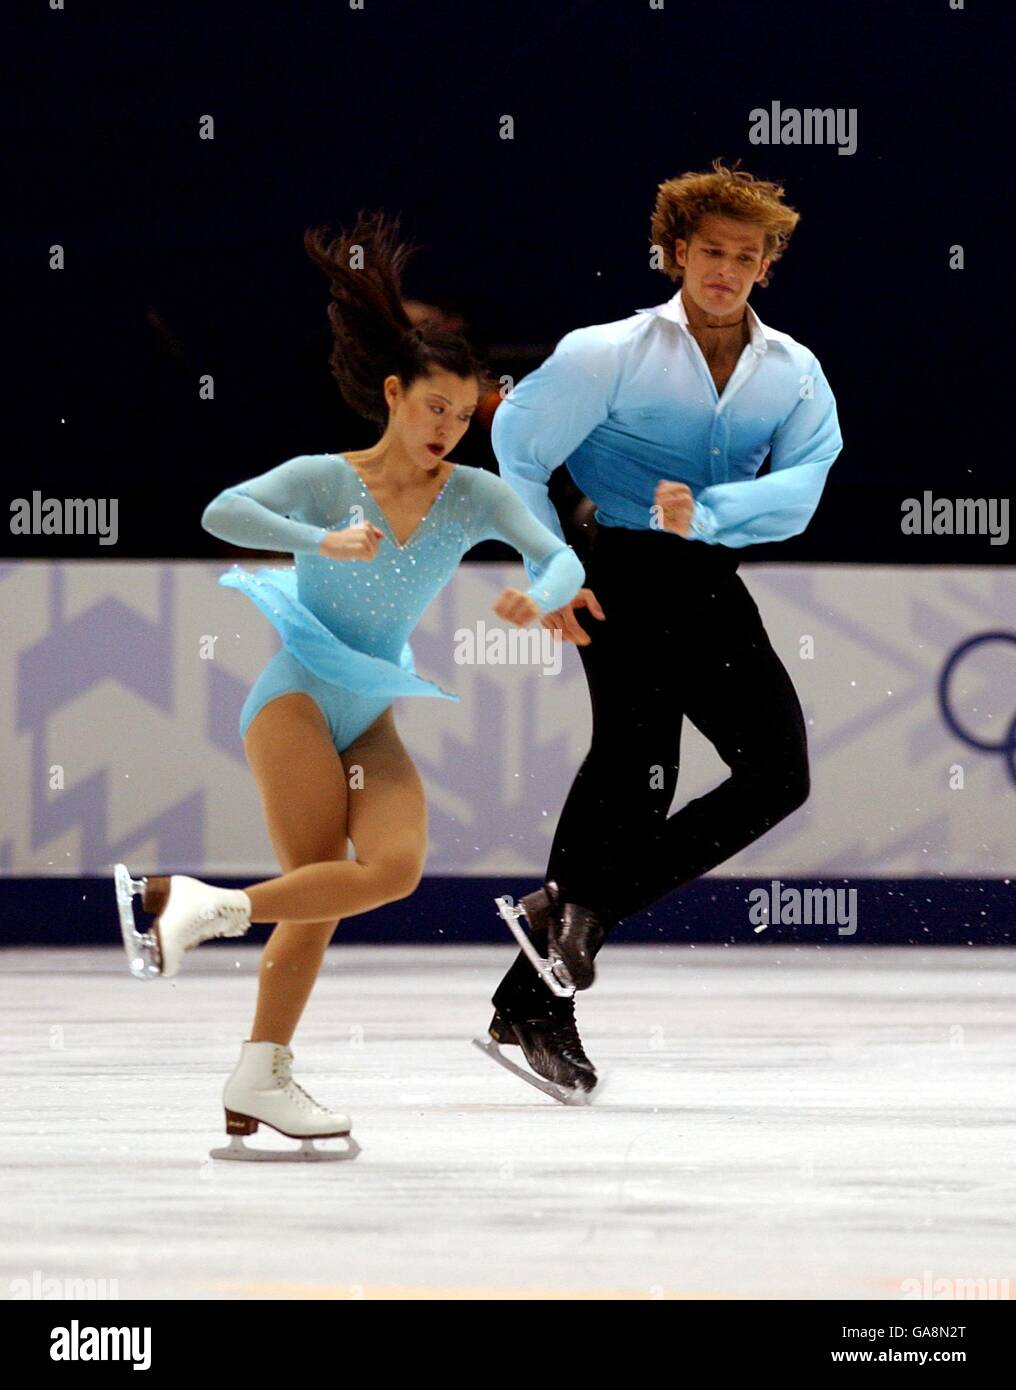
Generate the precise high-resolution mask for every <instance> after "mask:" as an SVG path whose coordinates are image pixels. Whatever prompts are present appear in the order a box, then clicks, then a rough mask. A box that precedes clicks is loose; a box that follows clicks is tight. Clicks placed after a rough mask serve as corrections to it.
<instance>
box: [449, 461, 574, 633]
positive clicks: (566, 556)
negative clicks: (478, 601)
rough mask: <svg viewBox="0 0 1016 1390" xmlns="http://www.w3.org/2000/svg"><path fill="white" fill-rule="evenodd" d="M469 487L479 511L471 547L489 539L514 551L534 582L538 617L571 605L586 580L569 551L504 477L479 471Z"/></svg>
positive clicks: (532, 589)
mask: <svg viewBox="0 0 1016 1390" xmlns="http://www.w3.org/2000/svg"><path fill="white" fill-rule="evenodd" d="M473 484H474V490H475V495H476V498H477V511H478V525H477V529H476V531H475V533H474V535H473V536H472V537H471V539H472V541H473V544H474V545H475V544H476V543H477V542H479V541H481V540H487V539H493V540H501V541H505V542H506V544H508V545H510V546H513V547H514V548H515V549H516V550H517V551H518V552H519V554H520V555H521V556H522V558H523V560H524V561H525V563H526V570H527V572H528V574H529V576H530V579H531V580H532V583H531V585H530V587H529V589H527V590H526V594H527V597H529V598H531V599H533V601H534V602H535V603H536V604H537V606H538V607H539V609H540V611H541V612H543V613H552V612H553V611H554V610H555V609H556V608H562V607H563V606H564V605H565V604H566V603H570V602H571V600H572V599H573V598H574V597H575V595H576V594H577V593H578V591H579V590H580V589H581V588H582V582H583V580H584V579H585V577H586V572H585V570H584V569H583V567H582V562H581V560H580V559H579V557H578V556H577V555H576V554H575V552H574V550H572V548H571V546H570V545H565V543H564V541H563V540H562V538H561V537H560V536H559V535H556V534H555V533H554V532H553V531H551V530H550V529H549V528H548V527H546V526H544V525H543V523H542V522H541V521H538V520H537V519H536V517H535V516H533V514H532V512H530V511H529V510H528V508H527V507H526V505H525V503H524V502H523V501H522V500H521V498H519V497H517V496H516V494H515V493H514V492H513V490H512V489H511V488H510V487H509V486H508V484H507V483H506V482H505V481H504V479H503V478H498V477H495V476H494V474H493V473H487V472H484V471H483V470H481V469H477V470H476V477H475V478H474V479H473ZM548 505H549V503H548ZM551 511H553V508H551Z"/></svg>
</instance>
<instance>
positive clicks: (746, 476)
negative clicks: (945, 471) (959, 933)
mask: <svg viewBox="0 0 1016 1390" xmlns="http://www.w3.org/2000/svg"><path fill="white" fill-rule="evenodd" d="M746 312H747V317H748V323H749V327H750V331H751V341H750V343H749V344H748V345H747V346H746V347H745V349H744V351H743V352H742V354H741V357H740V359H739V360H738V363H737V366H736V368H735V370H734V372H733V375H732V376H731V378H730V380H729V381H728V382H727V384H726V386H725V388H724V390H723V393H722V395H721V394H719V393H718V392H717V390H716V384H715V382H714V381H713V378H712V376H711V375H710V373H709V368H708V367H707V365H706V360H705V357H704V356H703V354H702V350H701V348H700V347H699V345H698V343H697V342H696V341H695V339H694V338H693V337H692V335H691V333H690V332H689V328H688V316H687V313H686V311H685V307H684V301H683V299H682V297H681V292H680V290H679V291H678V293H677V294H675V295H674V297H673V299H670V300H668V301H667V303H666V304H660V305H657V306H656V307H655V308H652V309H639V310H637V311H636V313H634V314H633V315H632V316H631V317H630V318H626V319H618V320H617V321H616V322H614V323H603V324H593V325H591V326H590V327H588V328H576V329H575V330H573V331H572V332H571V333H566V334H565V336H564V337H563V338H562V339H561V341H560V342H559V343H558V345H557V347H556V348H555V350H554V352H553V353H552V354H551V355H550V357H548V358H547V360H546V361H545V362H544V363H543V364H542V366H540V367H538V368H537V369H536V371H535V372H532V373H530V375H529V376H527V377H525V378H524V379H523V380H522V381H521V382H520V383H519V384H518V385H517V386H516V387H515V389H514V390H513V391H512V392H511V393H510V394H509V395H508V396H507V397H506V398H505V399H504V401H503V402H502V403H501V405H500V406H499V407H498V409H497V411H496V412H495V414H494V424H493V428H492V433H491V439H492V443H493V447H494V453H495V454H496V456H497V460H498V464H499V467H500V470H501V476H502V477H503V478H504V479H505V480H506V481H507V482H509V483H510V484H511V486H512V487H513V488H515V490H516V492H518V494H519V496H520V497H521V498H522V499H523V501H524V502H525V503H526V505H527V506H528V507H529V509H530V511H531V512H532V513H533V515H534V516H535V517H537V519H538V520H540V521H542V522H543V524H544V525H545V526H546V527H547V528H548V529H549V530H551V531H553V533H554V534H555V535H557V536H560V537H561V539H562V541H563V539H564V535H563V532H562V530H561V523H560V521H559V519H558V516H557V513H556V511H555V509H554V506H553V504H552V503H551V501H550V498H549V497H548V495H547V484H548V482H549V480H550V475H551V474H552V473H553V472H554V470H555V469H556V468H557V467H558V466H559V465H560V464H562V463H563V464H565V465H566V466H567V468H568V472H569V473H570V474H571V476H572V477H573V478H574V480H575V483H576V485H577V486H578V487H579V488H580V489H581V491H582V492H583V493H585V495H586V496H587V497H588V498H590V500H591V501H592V502H594V503H595V504H596V513H595V515H596V520H597V521H598V522H599V524H600V525H602V526H624V527H628V528H630V529H634V530H652V529H659V527H658V526H656V527H654V517H653V513H652V511H651V508H652V507H653V495H654V493H655V490H656V485H657V483H659V482H660V480H661V479H666V480H668V481H673V482H680V483H686V484H687V485H688V487H689V488H690V489H691V492H692V496H693V497H694V499H695V504H694V510H693V512H692V529H691V531H690V532H689V534H688V536H687V538H686V539H688V540H700V541H703V542H705V543H706V544H709V545H726V546H733V547H738V546H745V545H754V544H758V543H759V542H761V541H779V540H785V539H786V538H787V537H788V536H795V535H798V534H799V533H800V532H801V531H803V530H804V529H805V527H806V526H807V524H808V522H809V521H810V520H811V518H812V516H813V515H814V512H815V508H816V507H817V506H818V502H819V498H820V497H821V495H822V488H823V486H824V485H825V480H826V475H827V474H828V472H829V469H830V467H831V466H832V464H833V462H834V460H835V459H836V457H837V455H838V454H839V452H840V450H841V449H842V447H843V439H842V437H841V435H840V429H839V423H838V421H837V418H836V402H835V400H834V399H833V394H832V391H831V390H830V388H829V383H828V382H827V381H826V379H825V376H824V374H823V372H822V368H821V367H820V365H819V362H818V359H817V358H816V356H815V354H814V353H813V352H811V351H810V350H809V349H808V348H806V347H803V346H802V345H801V344H800V343H798V342H797V341H796V340H795V339H794V338H792V337H791V336H790V335H789V334H788V333H780V332H779V331H778V330H777V329H775V328H769V327H768V326H767V325H766V324H764V323H762V321H761V320H760V319H759V317H758V315H757V314H756V313H755V312H754V310H753V309H752V308H751V306H750V305H748V306H747V307H746ZM770 450H772V462H771V472H770V473H769V474H767V475H766V476H765V477H762V478H759V477H756V474H757V473H758V471H759V469H760V468H761V467H762V464H763V463H764V462H765V458H766V455H767V453H769V451H770ZM674 539H675V541H676V540H677V539H678V537H676V536H675V538H674ZM527 569H528V565H527ZM532 577H533V576H532V574H530V578H532Z"/></svg>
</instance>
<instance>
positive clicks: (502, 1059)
mask: <svg viewBox="0 0 1016 1390" xmlns="http://www.w3.org/2000/svg"><path fill="white" fill-rule="evenodd" d="M473 1046H474V1047H478V1048H479V1049H480V1051H481V1052H485V1053H486V1054H487V1056H488V1057H491V1058H493V1060H494V1061H495V1062H499V1063H500V1064H501V1066H502V1067H504V1068H505V1070H506V1071H510V1072H512V1073H513V1075H515V1076H518V1077H521V1078H522V1080H523V1081H528V1082H529V1084H530V1086H535V1087H536V1089H537V1090H538V1091H542V1092H543V1093H544V1095H548V1096H551V1097H552V1098H553V1099H554V1100H556V1101H558V1102H559V1103H560V1104H561V1105H588V1104H589V1101H590V1097H591V1092H589V1091H584V1090H583V1089H582V1088H581V1086H576V1087H574V1088H573V1087H571V1086H561V1085H559V1084H558V1083H557V1082H556V1081H548V1080H547V1078H546V1077H545V1076H537V1075H536V1073H535V1072H531V1071H525V1070H524V1069H523V1068H522V1067H520V1066H519V1065H518V1064H517V1063H516V1062H512V1061H510V1060H509V1058H507V1057H506V1056H505V1055H504V1053H503V1052H502V1051H501V1049H500V1047H499V1046H498V1044H497V1043H496V1042H495V1041H494V1039H493V1038H487V1039H483V1038H474V1039H473Z"/></svg>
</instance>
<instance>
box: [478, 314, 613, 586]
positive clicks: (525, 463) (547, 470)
mask: <svg viewBox="0 0 1016 1390" xmlns="http://www.w3.org/2000/svg"><path fill="white" fill-rule="evenodd" d="M617 378H618V364H617V347H616V344H615V343H614V342H613V341H612V340H611V339H609V338H607V337H605V336H604V334H603V333H602V330H599V329H598V328H597V327H595V326H594V327H591V328H576V329H574V330H573V331H572V332H571V333H566V334H565V336H564V337H563V338H562V339H561V341H560V342H559V343H558V345H557V347H556V348H555V349H554V351H553V352H552V353H551V355H550V356H549V357H548V358H547V360H546V361H545V362H544V363H543V364H542V365H541V366H539V367H537V369H536V371H535V372H530V374H529V375H528V376H527V377H524V378H523V379H522V381H520V382H519V384H518V385H517V386H516V387H515V388H514V390H513V391H512V392H511V394H510V395H508V396H506V397H505V399H504V401H502V403H501V405H500V406H498V408H497V410H496V411H495V414H494V423H493V426H492V429H491V444H492V445H493V449H494V454H495V456H496V458H497V462H498V467H499V469H500V472H501V477H502V478H503V479H504V480H505V482H506V483H508V484H509V485H510V486H511V487H512V488H513V489H514V490H515V492H516V493H517V494H518V495H519V497H521V499H522V501H523V502H524V503H525V504H526V506H527V507H528V508H529V510H530V512H532V514H533V516H534V517H536V519H537V520H538V521H539V522H541V523H542V524H543V526H545V527H546V528H547V529H548V530H549V531H551V532H552V533H553V534H554V535H555V536H556V537H557V538H558V540H559V541H560V542H561V544H562V545H563V544H564V532H563V531H562V529H561V522H560V519H559V517H558V515H557V512H556V510H555V509H554V505H553V503H552V502H551V500H550V497H549V496H548V494H547V485H548V483H549V482H550V476H551V474H552V473H553V472H554V470H555V469H556V468H558V467H559V466H560V465H561V464H562V463H564V461H565V459H567V458H568V456H569V455H570V454H572V453H574V451H575V450H576V449H577V448H578V446H579V445H580V444H581V443H582V441H583V440H584V439H585V438H586V436H587V435H589V434H590V433H591V432H592V431H593V430H594V429H595V428H596V427H597V425H600V424H602V423H603V421H604V420H606V418H607V415H608V414H609V411H610V403H611V400H612V399H613V395H614V391H615V389H616V385H617ZM526 572H527V574H528V575H529V578H530V580H535V578H536V567H535V566H534V565H533V564H532V563H531V562H530V561H529V560H528V559H527V560H526Z"/></svg>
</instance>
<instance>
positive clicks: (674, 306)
mask: <svg viewBox="0 0 1016 1390" xmlns="http://www.w3.org/2000/svg"><path fill="white" fill-rule="evenodd" d="M744 307H745V309H746V310H747V314H748V329H749V332H750V333H751V345H752V347H753V348H755V349H757V350H758V352H760V353H762V352H766V351H768V345H769V342H775V341H776V340H777V338H778V337H779V332H778V330H777V329H775V328H770V327H769V326H768V325H767V324H764V323H763V322H762V320H761V319H760V318H759V316H758V314H756V312H755V310H754V309H753V308H752V307H751V305H750V304H745V306H744ZM635 312H636V314H655V315H656V317H657V318H661V319H670V321H671V322H672V323H678V324H680V325H681V327H682V328H683V329H684V331H685V332H686V333H687V332H688V313H687V310H686V309H685V307H684V300H683V299H682V298H681V291H680V290H678V292H677V294H675V295H674V297H673V299H668V300H667V302H666V304H657V305H654V306H653V307H652V308H650V309H636V310H635Z"/></svg>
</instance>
